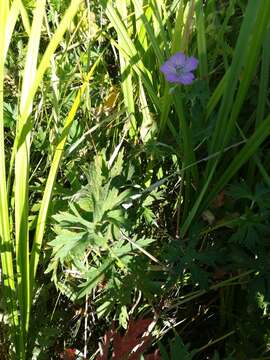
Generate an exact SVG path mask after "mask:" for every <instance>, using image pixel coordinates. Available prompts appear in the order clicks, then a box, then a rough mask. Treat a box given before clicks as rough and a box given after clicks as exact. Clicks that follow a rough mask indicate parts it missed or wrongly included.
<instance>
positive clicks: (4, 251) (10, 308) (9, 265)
mask: <svg viewBox="0 0 270 360" xmlns="http://www.w3.org/2000/svg"><path fill="white" fill-rule="evenodd" d="M8 11H9V7H8V2H7V1H6V0H0V43H1V44H2V46H3V47H4V48H5V35H6V26H7V19H8ZM4 64H5V53H4V51H1V52H0V250H1V270H2V276H1V278H2V284H1V285H2V287H3V295H4V300H5V303H6V306H7V312H8V316H9V321H10V324H11V332H12V337H11V338H12V340H13V341H14V345H15V348H16V349H17V350H18V349H19V347H20V345H19V340H18V334H17V330H18V312H17V304H16V296H15V294H16V288H15V282H14V272H13V259H12V239H11V236H10V228H9V210H8V199H7V189H6V166H5V164H6V158H5V147H4V144H5V135H4V97H3V93H4Z"/></svg>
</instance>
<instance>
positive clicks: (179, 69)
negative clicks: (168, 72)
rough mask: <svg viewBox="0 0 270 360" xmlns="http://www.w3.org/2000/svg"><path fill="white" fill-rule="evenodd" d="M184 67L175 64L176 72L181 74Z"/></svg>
mask: <svg viewBox="0 0 270 360" xmlns="http://www.w3.org/2000/svg"><path fill="white" fill-rule="evenodd" d="M184 68H185V66H184V65H176V67H175V71H176V74H177V75H182V74H183V72H184Z"/></svg>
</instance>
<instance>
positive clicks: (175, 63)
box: [160, 52, 199, 85]
mask: <svg viewBox="0 0 270 360" xmlns="http://www.w3.org/2000/svg"><path fill="white" fill-rule="evenodd" d="M198 63H199V61H198V60H197V59H196V58H195V57H188V56H186V55H185V54H183V53H181V52H178V53H176V54H174V55H173V56H171V57H170V58H169V59H168V60H167V61H166V62H165V63H164V64H163V65H162V66H161V68H160V70H161V71H162V72H163V74H164V75H165V78H166V80H167V81H169V82H170V83H179V84H184V85H189V84H191V83H192V81H193V80H194V79H195V76H194V74H193V73H192V71H193V70H195V69H196V68H197V66H198Z"/></svg>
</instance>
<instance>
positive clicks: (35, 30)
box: [14, 0, 45, 342]
mask: <svg viewBox="0 0 270 360" xmlns="http://www.w3.org/2000/svg"><path fill="white" fill-rule="evenodd" d="M44 12H45V0H41V1H39V2H38V3H37V7H36V9H35V10H34V17H33V23H32V27H31V33H30V38H29V42H28V48H27V55H26V61H25V68H24V74H23V83H22V91H21V96H20V114H22V113H23V112H24V108H25V105H26V99H27V96H28V92H29V89H30V87H31V84H32V81H33V80H34V78H35V71H36V65H37V57H38V50H39V41H40V34H41V27H42V23H43V16H44ZM29 105H30V106H29V107H28V112H27V113H26V114H25V115H26V116H25V117H24V118H21V117H20V116H19V118H18V121H17V129H18V132H20V131H21V129H22V128H23V126H24V125H25V121H26V120H27V118H28V116H29V115H30V112H31V104H29ZM29 168H30V133H28V135H27V137H26V139H25V141H24V142H23V143H22V144H21V146H19V147H18V148H17V152H16V157H15V180H14V183H15V189H14V190H15V236H16V265H17V287H18V298H19V306H20V315H21V331H22V334H23V338H24V341H25V342H26V334H27V331H28V326H29V312H30V287H29V233H28V198H29V195H28V178H29Z"/></svg>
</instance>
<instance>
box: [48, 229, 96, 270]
mask: <svg viewBox="0 0 270 360" xmlns="http://www.w3.org/2000/svg"><path fill="white" fill-rule="evenodd" d="M49 245H50V246H52V247H53V255H54V258H55V259H59V260H60V262H61V263H63V262H64V261H65V259H66V258H67V257H70V256H72V254H74V255H75V253H78V252H81V254H83V252H84V250H85V248H86V247H87V246H89V235H88V234H87V233H85V232H81V233H74V232H71V231H69V230H63V232H62V234H61V235H58V236H57V237H56V238H55V239H54V240H53V241H51V242H49Z"/></svg>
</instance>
